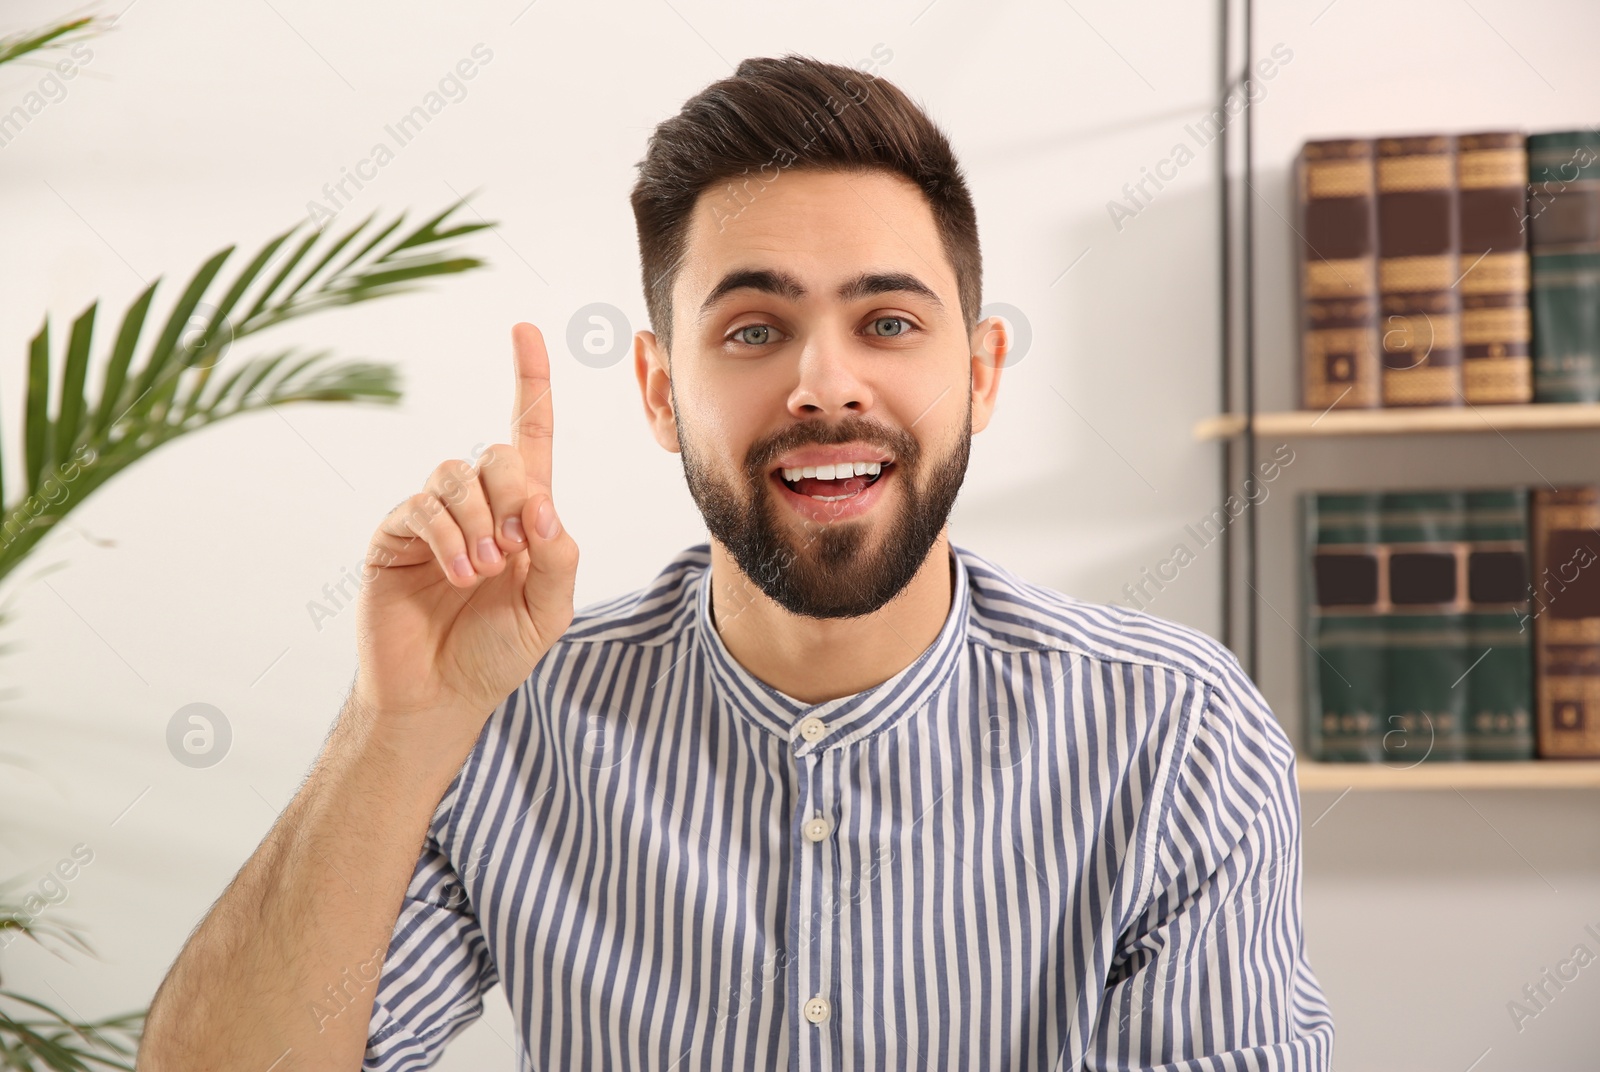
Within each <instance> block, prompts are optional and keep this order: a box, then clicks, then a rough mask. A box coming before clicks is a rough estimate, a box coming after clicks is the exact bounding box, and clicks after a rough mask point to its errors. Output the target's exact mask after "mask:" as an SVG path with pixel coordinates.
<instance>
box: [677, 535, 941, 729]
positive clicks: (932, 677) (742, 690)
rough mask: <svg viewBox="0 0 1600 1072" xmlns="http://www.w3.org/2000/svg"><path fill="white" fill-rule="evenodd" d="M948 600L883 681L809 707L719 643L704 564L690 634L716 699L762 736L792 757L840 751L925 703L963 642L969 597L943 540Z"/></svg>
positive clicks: (939, 685) (708, 573)
mask: <svg viewBox="0 0 1600 1072" xmlns="http://www.w3.org/2000/svg"><path fill="white" fill-rule="evenodd" d="M950 562H951V580H952V584H951V599H950V611H949V613H948V614H947V615H946V616H945V621H944V627H943V628H942V629H940V630H939V635H938V636H937V637H936V638H935V639H934V641H933V643H932V644H930V645H928V647H927V648H926V649H925V650H924V651H923V652H922V653H921V654H920V655H918V656H917V657H916V659H914V660H913V661H912V662H911V664H910V665H909V666H907V667H905V668H904V669H902V670H901V671H900V672H899V673H897V674H895V675H894V676H893V677H891V678H889V680H887V681H885V682H883V683H881V684H879V685H875V686H873V687H872V688H870V689H866V690H864V691H862V692H857V693H853V694H851V695H849V696H840V697H838V698H837V699H833V700H824V701H823V702H821V703H816V704H808V703H806V702H804V701H803V700H797V699H795V698H794V697H793V696H790V695H788V694H787V693H783V692H780V691H778V690H777V689H775V688H773V687H772V686H771V685H768V684H767V683H766V682H765V681H762V680H761V679H760V678H758V677H756V676H755V675H754V674H752V673H751V672H750V671H748V670H746V669H745V668H744V666H743V665H742V664H741V663H740V662H739V660H737V659H735V658H734V657H733V655H732V654H731V653H730V652H729V651H728V649H727V647H726V646H725V645H724V644H723V643H722V637H721V636H719V635H718V633H717V629H716V626H715V625H713V624H712V621H711V565H710V562H709V556H708V561H707V564H706V567H705V571H704V572H703V573H702V574H701V576H700V580H699V583H698V584H696V585H695V586H694V590H695V612H694V618H695V626H696V629H695V633H696V635H697V637H698V638H699V644H700V646H701V649H702V650H703V651H704V652H705V654H706V658H707V661H708V662H709V663H710V664H711V670H712V674H713V675H714V677H715V679H716V686H717V689H718V691H719V693H720V694H721V698H722V699H723V700H724V701H725V702H727V703H728V704H729V705H730V706H731V707H732V708H733V709H734V710H735V711H737V712H738V713H739V714H740V715H742V716H744V717H745V718H748V719H750V720H751V721H752V722H754V723H755V724H756V725H758V726H760V727H761V728H762V729H764V730H766V731H767V732H769V733H773V734H776V735H777V736H779V737H782V738H784V739H786V740H788V741H789V742H790V745H791V748H792V749H793V752H794V754H795V755H807V754H810V753H812V752H816V751H820V750H824V749H831V748H842V747H844V746H846V745H850V744H853V743H855V742H856V741H859V740H861V739H863V738H865V737H867V736H870V735H871V734H873V733H876V732H878V731H879V730H882V729H886V728H888V727H889V726H891V725H893V724H895V723H896V722H899V721H900V720H901V719H902V718H904V717H906V716H907V715H910V714H913V713H915V712H916V711H918V710H920V709H921V708H922V707H924V706H925V705H926V704H927V703H928V701H929V700H931V699H932V698H933V697H934V695H935V694H936V693H937V692H938V691H939V689H940V687H941V686H942V685H943V684H944V683H945V681H946V680H947V679H948V678H949V677H950V675H951V674H952V672H953V671H954V669H955V667H956V665H957V662H958V659H959V657H960V654H961V652H962V650H963V648H964V647H965V646H966V639H967V619H968V616H969V614H970V613H971V606H972V597H971V590H970V587H969V583H968V579H967V566H966V563H965V562H963V561H962V558H961V555H959V554H958V553H957V552H956V548H955V546H954V545H950Z"/></svg>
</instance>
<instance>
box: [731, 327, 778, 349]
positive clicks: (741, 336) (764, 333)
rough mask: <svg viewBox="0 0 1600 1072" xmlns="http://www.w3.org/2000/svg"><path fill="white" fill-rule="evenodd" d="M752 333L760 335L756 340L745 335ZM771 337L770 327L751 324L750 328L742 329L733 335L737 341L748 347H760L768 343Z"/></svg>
mask: <svg viewBox="0 0 1600 1072" xmlns="http://www.w3.org/2000/svg"><path fill="white" fill-rule="evenodd" d="M751 331H754V332H758V333H759V335H758V336H757V337H756V338H750V337H748V336H747V335H746V334H745V333H746V332H751ZM771 335H772V328H770V327H768V326H767V325H766V324H751V325H750V326H749V327H743V328H740V329H739V330H738V331H736V332H734V333H733V337H734V338H735V339H736V340H738V341H739V342H742V343H744V344H746V345H748V346H760V345H762V344H763V343H765V342H767V341H768V339H769V338H770V337H771Z"/></svg>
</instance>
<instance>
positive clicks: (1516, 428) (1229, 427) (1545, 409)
mask: <svg viewBox="0 0 1600 1072" xmlns="http://www.w3.org/2000/svg"><path fill="white" fill-rule="evenodd" d="M1247 423H1249V424H1251V425H1252V426H1253V432H1254V434H1255V435H1258V436H1271V437H1273V438H1279V439H1281V438H1296V439H1304V438H1311V437H1314V436H1367V435H1430V434H1433V435H1437V434H1448V433H1477V432H1555V431H1562V430H1570V429H1574V428H1600V404H1595V403H1593V402H1544V403H1537V404H1534V405H1522V406H1440V407H1432V408H1417V409H1411V410H1407V409H1360V410H1354V409H1344V410H1328V411H1326V412H1323V413H1318V412H1317V411H1315V410H1287V411H1283V412H1278V413H1257V414H1255V417H1254V420H1253V421H1248V419H1247V418H1246V417H1245V415H1244V414H1242V413H1224V414H1220V415H1218V416H1215V417H1207V418H1206V419H1205V420H1203V421H1200V422H1198V423H1197V424H1196V425H1195V426H1194V437H1195V439H1197V440H1200V441H1202V442H1204V441H1208V440H1228V439H1236V438H1238V437H1240V436H1242V435H1243V434H1244V432H1245V427H1246V425H1247Z"/></svg>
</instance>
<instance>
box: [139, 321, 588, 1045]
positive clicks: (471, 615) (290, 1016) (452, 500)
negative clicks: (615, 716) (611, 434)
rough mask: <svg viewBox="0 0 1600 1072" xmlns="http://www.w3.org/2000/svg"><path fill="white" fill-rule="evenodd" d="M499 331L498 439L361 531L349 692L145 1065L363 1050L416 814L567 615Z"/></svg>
mask: <svg viewBox="0 0 1600 1072" xmlns="http://www.w3.org/2000/svg"><path fill="white" fill-rule="evenodd" d="M512 339H513V341H514V343H515V349H516V360H517V390H516V400H515V403H514V405H513V410H512V414H513V415H512V425H511V427H512V436H511V438H512V443H511V444H510V445H506V444H498V443H497V444H495V445H494V446H492V447H490V448H489V449H488V450H487V451H485V452H484V454H483V456H482V459H481V468H478V467H475V466H472V465H469V464H468V463H466V462H463V461H449V462H445V463H443V464H441V465H440V466H439V467H438V468H437V469H435V470H434V473H433V475H432V476H431V477H430V478H429V480H428V482H427V485H426V487H425V489H424V490H423V491H421V492H418V493H417V494H416V495H413V496H412V497H411V498H409V499H407V500H406V501H405V502H403V503H401V504H400V505H399V506H397V507H395V509H394V510H393V511H391V512H390V514H389V516H388V517H386V518H384V520H383V522H382V523H381V524H380V525H379V526H378V529H377V531H376V532H375V533H374V534H373V538H372V542H371V544H370V545H369V547H368V550H367V570H366V571H364V572H367V574H368V576H367V577H366V579H365V581H364V583H363V585H362V587H361V595H360V609H359V612H358V618H359V621H358V624H357V637H358V644H359V649H360V667H359V669H358V671H357V673H356V683H355V687H354V688H353V689H352V690H351V695H350V700H349V702H347V703H346V705H345V708H344V711H343V712H342V713H341V714H340V717H339V720H338V722H337V723H336V724H335V726H334V729H333V732H332V733H330V734H329V737H328V740H327V742H326V743H325V745H324V746H323V750H322V752H321V754H320V755H319V756H318V758H317V762H316V763H315V765H314V766H313V768H312V771H311V774H310V776H309V777H308V778H307V779H306V782H305V784H304V785H303V786H301V788H300V791H299V792H298V793H296V794H295V797H294V800H293V801H291V802H290V804H289V806H288V807H286V808H285V809H284V811H283V814H282V815H281V816H279V818H278V821H277V823H275V824H274V825H273V828H272V830H271V831H270V832H269V833H268V834H267V836H266V838H264V839H263V840H262V843H261V845H260V846H259V847H258V848H257V849H256V851H255V853H254V854H253V855H252V856H251V857H250V859H249V860H248V861H246V863H245V865H244V867H243V868H241V869H240V871H239V874H238V875H237V876H236V877H235V878H234V880H233V882H232V883H231V884H230V885H229V886H228V888H227V890H226V891H224V893H223V895H222V896H221V897H220V898H219V899H218V901H217V903H216V904H215V905H213V906H212V909H211V911H210V913H209V914H208V915H207V916H206V918H205V920H204V922H202V924H201V925H200V926H199V927H198V928H197V929H196V930H195V932H194V934H193V935H191V936H190V938H189V941H188V942H187V943H186V944H185V946H184V948H183V950H182V952H181V953H180V954H179V956H178V959H177V961H176V962H175V963H174V964H173V966H172V969H171V971H170V972H169V973H168V975H167V978H166V979H165V981H164V982H163V983H162V984H161V987H160V989H159V990H158V991H157V993H156V996H155V1000H154V1002H153V1004H152V1006H151V1009H150V1014H149V1018H148V1020H147V1023H146V1028H145V1033H144V1039H143V1043H142V1045H141V1047H140V1050H139V1060H138V1066H139V1068H140V1069H141V1070H142V1072H168V1070H174V1072H176V1070H182V1072H191V1070H196V1069H206V1070H213V1069H215V1070H218V1072H222V1070H227V1072H233V1070H235V1069H244V1070H247V1072H268V1070H270V1072H291V1070H297V1072H298V1070H313V1069H314V1070H318V1072H321V1070H329V1072H355V1070H357V1069H359V1068H360V1067H361V1062H362V1057H363V1055H364V1053H365V1049H366V1040H367V1034H366V1032H367V1025H368V1022H369V1019H370V1015H371V1012H372V1007H373V1006H372V1000H373V997H374V994H375V993H376V991H377V988H378V981H379V978H380V976H379V974H378V968H379V967H380V966H381V965H382V963H383V959H384V955H385V953H386V952H387V950H388V948H389V944H390V939H391V937H392V936H393V932H394V928H395V924H396V921H397V920H398V919H399V916H400V911H401V908H402V905H403V903H404V899H405V893H406V888H407V886H408V885H409V882H410V879H411V877H412V874H413V873H414V871H415V868H416V866H417V862H418V860H419V858H420V855H421V851H422V848H423V842H424V839H425V837H426V836H427V831H428V825H429V822H430V820H431V819H432V817H433V814H434V812H435V811H436V810H437V809H438V806H439V802H440V800H441V798H442V797H443V795H444V793H445V791H446V790H448V789H449V787H450V782H451V781H452V780H453V779H454V778H455V775H456V773H457V772H458V771H459V770H460V769H461V766H462V764H463V763H465V762H466V758H467V756H468V755H470V754H471V751H472V748H473V745H474V744H476V742H477V740H478V737H479V736H480V735H481V733H482V731H483V726H484V723H485V722H486V721H487V720H488V718H489V715H490V714H491V713H493V711H494V710H495V709H496V708H497V707H498V706H499V705H500V704H501V703H502V702H503V701H504V700H505V698H506V697H507V696H508V695H510V694H511V693H512V692H513V691H514V690H515V689H516V688H517V687H518V686H519V685H520V684H521V683H522V682H523V681H525V680H526V679H527V677H528V675H529V674H530V673H531V672H532V670H533V667H534V666H535V665H536V664H537V663H538V661H539V659H541V658H542V657H543V656H544V653H545V652H546V651H548V650H549V649H550V647H551V645H552V644H554V643H555V641H556V640H557V639H559V638H560V636H561V634H562V633H563V632H565V631H566V628H567V626H568V624H570V622H571V621H572V590H573V580H574V577H575V575H576V572H577V565H578V548H577V544H576V543H574V542H573V539H572V537H571V536H570V535H569V534H568V533H567V532H566V530H565V529H563V528H562V527H561V525H560V523H559V521H558V520H557V518H556V516H555V510H554V505H553V501H552V499H551V494H550V442H551V431H552V428H553V416H552V407H551V402H550V361H549V356H548V354H547V353H546V352H545V347H544V340H543V339H542V337H541V336H540V335H539V332H538V330H537V329H536V328H534V327H533V326H532V325H531V324H518V325H517V326H516V327H515V328H514V329H513V331H512ZM462 567H465V568H462ZM329 986H332V987H333V990H334V994H333V995H332V996H330V994H329V993H328V989H327V988H328V987H329ZM341 994H342V995H348V996H349V999H348V1000H347V1001H343V1000H339V1001H336V1002H335V999H337V997H338V995H341ZM319 1002H320V1003H321V1005H322V1011H321V1012H319V1011H318V1010H317V1009H316V1008H314V1007H313V1006H314V1004H315V1003H319ZM331 1003H332V1004H331ZM330 1007H337V1008H338V1009H339V1012H338V1014H337V1015H327V1010H328V1009H329V1008H330Z"/></svg>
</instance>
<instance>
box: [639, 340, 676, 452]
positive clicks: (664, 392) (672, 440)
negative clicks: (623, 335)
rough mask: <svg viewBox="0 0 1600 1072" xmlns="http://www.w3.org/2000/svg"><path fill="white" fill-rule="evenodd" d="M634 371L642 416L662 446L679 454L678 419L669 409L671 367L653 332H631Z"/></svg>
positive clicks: (670, 400) (670, 406)
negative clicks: (642, 407) (640, 400)
mask: <svg viewBox="0 0 1600 1072" xmlns="http://www.w3.org/2000/svg"><path fill="white" fill-rule="evenodd" d="M633 374H634V376H635V377H636V378H637V379H638V381H639V395H640V398H641V399H642V400H643V402H644V415H645V419H646V420H647V421H649V423H650V433H651V434H652V435H654V436H655V437H656V442H657V443H660V444H661V446H662V448H663V449H665V450H670V451H672V452H673V453H674V454H676V453H678V449H679V448H678V418H677V414H675V413H674V412H673V410H672V370H671V368H670V367H669V365H668V363H667V356H666V354H665V353H664V352H663V350H662V348H661V342H660V340H658V339H657V338H656V336H655V332H653V331H636V332H634V333H633Z"/></svg>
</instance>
